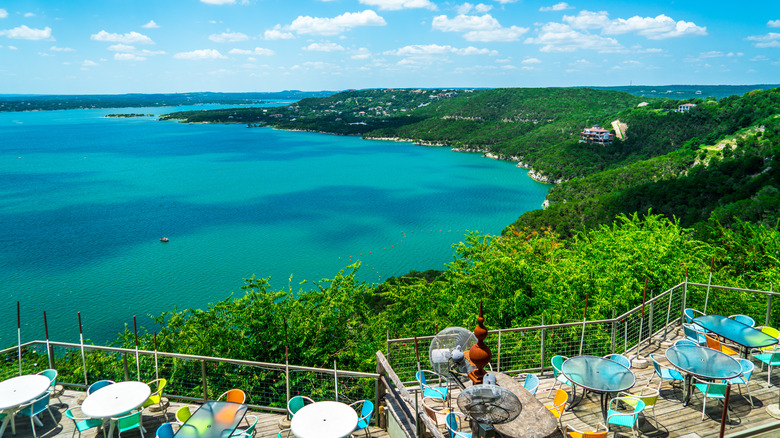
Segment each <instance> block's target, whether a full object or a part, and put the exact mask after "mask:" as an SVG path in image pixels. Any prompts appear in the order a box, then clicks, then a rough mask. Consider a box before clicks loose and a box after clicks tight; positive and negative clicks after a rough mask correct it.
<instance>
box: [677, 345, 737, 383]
mask: <svg viewBox="0 0 780 438" xmlns="http://www.w3.org/2000/svg"><path fill="white" fill-rule="evenodd" d="M666 358H667V359H668V360H669V362H670V363H671V364H672V365H674V366H675V367H677V368H678V369H680V370H682V371H685V372H686V373H690V374H693V375H696V376H699V377H702V378H705V379H731V378H734V377H737V376H738V375H740V374H741V373H742V367H740V365H739V362H738V361H737V360H736V359H734V358H733V357H731V356H729V355H728V354H724V353H721V352H720V351H716V350H713V349H711V348H707V347H699V346H696V345H678V346H676V347H671V348H669V349H668V350H666Z"/></svg>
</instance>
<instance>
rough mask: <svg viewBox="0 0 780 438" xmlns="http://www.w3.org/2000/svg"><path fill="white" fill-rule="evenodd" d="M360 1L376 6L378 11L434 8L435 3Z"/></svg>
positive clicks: (418, 0) (422, 0)
mask: <svg viewBox="0 0 780 438" xmlns="http://www.w3.org/2000/svg"><path fill="white" fill-rule="evenodd" d="M360 3H362V4H364V5H369V6H377V7H379V10H380V11H398V10H401V9H419V8H426V9H431V10H435V9H436V5H435V4H433V3H431V2H430V1H429V0H360Z"/></svg>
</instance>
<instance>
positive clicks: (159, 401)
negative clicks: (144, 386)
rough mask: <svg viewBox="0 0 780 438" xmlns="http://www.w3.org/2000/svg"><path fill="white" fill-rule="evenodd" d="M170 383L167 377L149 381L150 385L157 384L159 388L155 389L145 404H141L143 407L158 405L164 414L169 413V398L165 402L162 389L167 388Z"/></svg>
mask: <svg viewBox="0 0 780 438" xmlns="http://www.w3.org/2000/svg"><path fill="white" fill-rule="evenodd" d="M166 384H168V381H167V380H165V379H157V380H152V381H151V382H149V383H148V385H149V386H150V387H151V386H153V385H157V389H155V391H154V392H152V395H150V396H149V398H148V399H146V401H145V402H144V404H142V405H141V407H142V408H146V407H149V406H152V405H158V406H159V407H160V410H161V411H162V413H163V415H166V416H167V415H168V402H167V400H166V401H165V403H163V396H162V390H163V388H165V385H166Z"/></svg>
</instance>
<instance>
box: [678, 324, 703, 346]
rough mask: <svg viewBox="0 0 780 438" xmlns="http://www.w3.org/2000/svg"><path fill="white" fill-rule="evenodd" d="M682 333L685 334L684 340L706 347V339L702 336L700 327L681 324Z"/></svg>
mask: <svg viewBox="0 0 780 438" xmlns="http://www.w3.org/2000/svg"><path fill="white" fill-rule="evenodd" d="M683 333H684V334H685V339H689V340H691V341H693V342H696V343H698V345H707V338H706V336H705V335H704V333H705V330H704V328H703V327H701V326H700V325H698V324H689V323H687V322H686V323H683Z"/></svg>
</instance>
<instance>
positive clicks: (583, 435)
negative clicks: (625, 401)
mask: <svg viewBox="0 0 780 438" xmlns="http://www.w3.org/2000/svg"><path fill="white" fill-rule="evenodd" d="M601 428H604V430H603V431H599V430H600V429H601ZM608 433H609V430H608V429H607V427H606V426H604V425H603V424H601V423H599V424H598V425H596V430H577V429H575V428H573V427H571V426H569V425H568V424H567V425H566V436H567V437H572V438H573V437H577V438H606V436H607V434H608Z"/></svg>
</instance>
